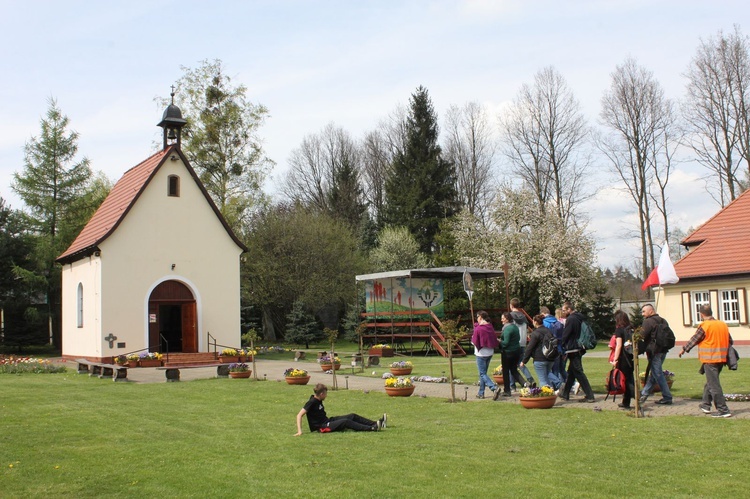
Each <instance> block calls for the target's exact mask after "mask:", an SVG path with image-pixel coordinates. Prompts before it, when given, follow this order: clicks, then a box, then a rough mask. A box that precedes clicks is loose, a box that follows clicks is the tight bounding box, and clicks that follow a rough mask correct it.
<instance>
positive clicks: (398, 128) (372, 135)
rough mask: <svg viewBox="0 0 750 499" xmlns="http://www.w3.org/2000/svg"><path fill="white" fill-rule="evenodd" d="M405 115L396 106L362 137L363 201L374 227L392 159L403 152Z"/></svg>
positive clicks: (380, 214)
mask: <svg viewBox="0 0 750 499" xmlns="http://www.w3.org/2000/svg"><path fill="white" fill-rule="evenodd" d="M406 116H407V110H406V108H405V107H403V106H398V107H397V108H396V109H395V110H394V111H392V112H391V114H390V115H389V116H388V117H387V118H386V119H384V120H382V121H381V122H380V123H379V124H378V126H377V128H376V129H375V130H373V131H370V132H368V133H366V134H365V137H364V139H363V140H362V143H361V146H360V150H361V153H362V181H363V184H364V192H365V199H366V201H367V204H368V206H369V208H370V212H371V215H372V218H373V219H374V220H375V221H376V223H377V225H378V227H382V226H383V213H384V211H383V210H384V208H385V183H386V180H387V179H388V176H389V175H390V170H391V165H392V164H393V158H394V157H395V156H396V155H397V154H398V153H403V152H404V150H405V149H406Z"/></svg>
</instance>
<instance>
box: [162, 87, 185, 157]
mask: <svg viewBox="0 0 750 499" xmlns="http://www.w3.org/2000/svg"><path fill="white" fill-rule="evenodd" d="M170 95H171V96H172V103H171V104H169V106H168V107H167V109H165V110H164V115H163V116H162V118H161V121H160V122H159V124H158V125H156V126H160V127H162V128H163V129H164V149H166V148H167V147H168V146H170V145H172V144H177V147H180V144H181V135H182V127H184V126H185V125H186V124H187V120H184V119H183V118H182V111H180V108H179V107H177V106H176V105H175V103H174V86H172V93H171V94H170Z"/></svg>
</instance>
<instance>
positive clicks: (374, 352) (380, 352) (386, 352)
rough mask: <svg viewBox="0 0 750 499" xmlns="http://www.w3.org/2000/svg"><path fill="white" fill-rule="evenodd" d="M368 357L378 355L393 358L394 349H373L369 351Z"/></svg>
mask: <svg viewBox="0 0 750 499" xmlns="http://www.w3.org/2000/svg"><path fill="white" fill-rule="evenodd" d="M367 354H368V355H377V356H378V357H393V349H392V348H371V349H369V350H368V351H367Z"/></svg>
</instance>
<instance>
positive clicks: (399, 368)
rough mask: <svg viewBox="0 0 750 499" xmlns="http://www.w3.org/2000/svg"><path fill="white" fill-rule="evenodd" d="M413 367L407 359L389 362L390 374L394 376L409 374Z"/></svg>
mask: <svg viewBox="0 0 750 499" xmlns="http://www.w3.org/2000/svg"><path fill="white" fill-rule="evenodd" d="M412 369H414V364H412V363H411V362H409V361H408V360H401V361H398V362H392V363H391V374H393V375H394V376H405V375H407V374H411V370H412Z"/></svg>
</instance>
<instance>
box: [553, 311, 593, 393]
mask: <svg viewBox="0 0 750 499" xmlns="http://www.w3.org/2000/svg"><path fill="white" fill-rule="evenodd" d="M562 313H563V316H564V317H565V329H564V330H563V347H564V348H565V354H566V355H567V356H568V376H567V379H566V380H565V383H564V384H563V386H562V388H561V389H560V392H559V394H558V396H559V397H560V398H561V399H563V400H570V390H571V389H572V388H573V382H574V381H577V382H578V383H579V384H580V387H581V388H582V389H583V393H584V394H585V395H586V396H585V397H584V398H582V399H580V400H579V402H588V403H594V402H596V399H595V398H594V390H592V389H591V384H589V379H588V378H587V377H586V373H584V372H583V355H584V354H585V353H586V350H584V349H582V348H581V347H580V346H579V345H578V338H579V337H580V336H581V324H582V323H583V321H584V320H585V318H584V317H583V315H582V314H580V313H579V312H576V311H575V310H574V309H573V304H572V303H571V302H569V301H566V302H565V303H563V306H562Z"/></svg>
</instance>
